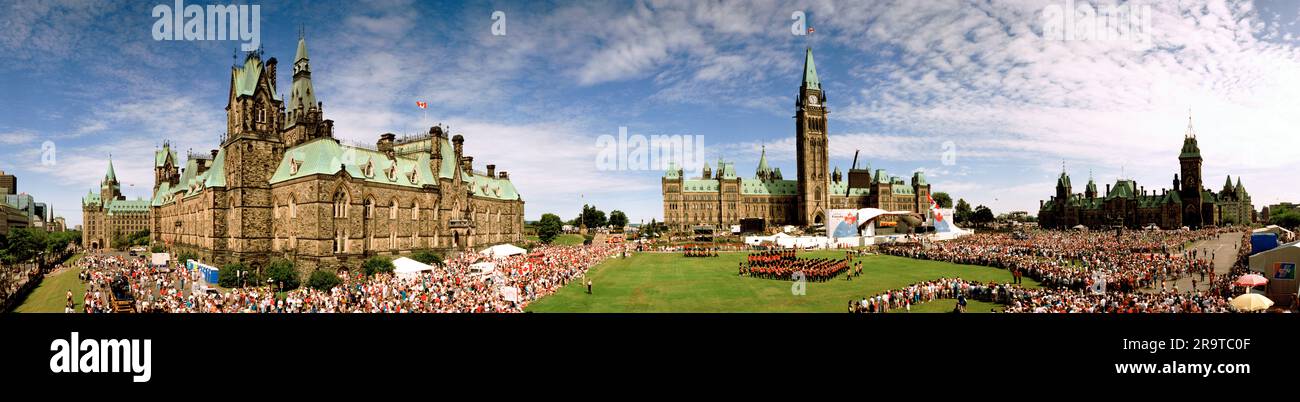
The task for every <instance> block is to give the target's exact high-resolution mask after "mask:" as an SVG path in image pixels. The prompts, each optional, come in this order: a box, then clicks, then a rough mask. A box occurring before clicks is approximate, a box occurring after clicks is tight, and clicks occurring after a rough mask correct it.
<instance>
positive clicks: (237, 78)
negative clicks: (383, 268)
mask: <svg viewBox="0 0 1300 402" xmlns="http://www.w3.org/2000/svg"><path fill="white" fill-rule="evenodd" d="M276 67H277V61H276V59H275V58H270V59H269V60H266V61H265V62H264V61H263V60H262V55H261V53H260V52H252V53H249V54H248V55H247V57H246V58H245V59H244V61H243V64H242V65H239V66H235V67H232V69H231V72H230V91H229V98H228V102H227V106H226V117H227V119H226V120H227V125H226V133H225V135H224V136H223V137H222V138H221V144H220V147H219V148H218V149H215V150H213V151H212V152H210V153H207V154H191V155H187V158H186V159H187V160H186V161H185V162H184V163H183V164H182V163H181V161H180V159H179V157H178V154H177V153H176V151H174V150H172V149H171V146H170V144H166V143H164V144H163V147H162V149H160V150H158V151H157V152H156V153H155V156H154V180H155V184H154V190H153V198H152V200H149V201H145V203H146V204H147V206H148V208H147V211H149V212H148V214H149V215H148V227H149V228H150V229H151V233H152V237H153V240H154V242H156V243H162V244H165V245H168V246H171V247H173V248H174V249H177V250H190V251H194V252H195V253H197V254H198V255H199V257H200V258H201V259H202V260H203V261H204V262H205V263H209V264H213V265H217V266H220V265H224V264H227V263H231V262H242V263H244V264H246V265H249V266H252V267H261V266H265V264H267V263H268V262H269V261H270V260H271V259H272V258H286V259H289V260H292V261H295V263H296V267H297V268H298V269H299V270H300V271H303V272H310V271H312V270H316V269H328V270H336V269H339V268H344V269H355V268H356V267H358V266H360V264H361V263H362V261H363V260H364V259H365V258H368V257H370V256H373V255H398V254H405V253H410V252H412V251H414V250H420V249H434V250H459V249H468V248H478V247H483V246H488V245H491V244H494V243H502V242H514V241H520V240H522V232H523V216H524V202H523V200H522V198H521V197H520V196H519V194H518V192H517V191H516V190H515V187H514V185H513V184H512V183H511V181H510V177H509V174H508V173H507V172H505V171H497V170H496V166H495V165H486V169H485V170H476V169H475V166H474V164H473V157H471V156H468V155H464V154H463V143H464V137H463V136H461V135H454V136H449V133H447V132H445V131H444V129H443V128H442V127H438V126H435V127H432V128H430V129H429V131H428V132H427V133H426V134H423V135H419V136H414V137H410V138H402V139H398V138H397V136H396V135H394V134H388V133H385V134H382V135H380V136H379V139H378V141H377V142H376V144H375V146H374V147H373V148H372V147H367V146H357V145H348V144H344V143H341V142H340V141H339V140H338V139H336V138H335V137H334V122H333V121H332V120H329V119H325V118H324V116H325V115H324V104H323V103H322V102H319V101H317V99H316V93H315V90H314V88H313V85H312V81H311V67H310V64H309V58H308V55H307V44H306V40H305V39H303V38H299V40H298V47H297V52H296V55H295V58H294V63H293V74H292V76H293V81H292V83H291V85H290V91H289V92H290V93H289V99H288V100H287V102H286V100H284V99H282V98H281V96H280V95H278V91H277V88H279V87H278V86H277V84H276ZM100 197H101V198H102V196H100ZM95 224H98V222H97V221H95V220H92V219H90V218H87V225H88V226H89V225H95ZM87 233H90V231H89V230H87ZM87 244H89V243H87Z"/></svg>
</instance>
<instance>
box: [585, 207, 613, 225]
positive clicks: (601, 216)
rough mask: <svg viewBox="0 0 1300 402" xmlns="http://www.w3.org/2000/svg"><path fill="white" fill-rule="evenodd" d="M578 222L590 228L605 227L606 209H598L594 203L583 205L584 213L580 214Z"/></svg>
mask: <svg viewBox="0 0 1300 402" xmlns="http://www.w3.org/2000/svg"><path fill="white" fill-rule="evenodd" d="M578 224H579V225H586V226H587V227H589V228H600V227H605V225H606V224H607V222H606V220H605V211H601V210H599V209H596V207H595V206H594V205H583V206H582V214H580V215H579V216H578Z"/></svg>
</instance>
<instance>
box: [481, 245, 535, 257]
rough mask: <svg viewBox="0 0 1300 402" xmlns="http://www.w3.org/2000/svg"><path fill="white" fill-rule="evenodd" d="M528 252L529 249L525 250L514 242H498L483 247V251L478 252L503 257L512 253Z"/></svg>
mask: <svg viewBox="0 0 1300 402" xmlns="http://www.w3.org/2000/svg"><path fill="white" fill-rule="evenodd" d="M527 252H528V250H524V249H523V248H520V247H519V246H516V245H513V244H498V245H495V246H492V247H488V248H485V249H483V251H480V252H478V253H479V254H482V255H485V256H488V257H492V258H496V259H501V258H506V257H509V256H512V255H519V254H523V253H527Z"/></svg>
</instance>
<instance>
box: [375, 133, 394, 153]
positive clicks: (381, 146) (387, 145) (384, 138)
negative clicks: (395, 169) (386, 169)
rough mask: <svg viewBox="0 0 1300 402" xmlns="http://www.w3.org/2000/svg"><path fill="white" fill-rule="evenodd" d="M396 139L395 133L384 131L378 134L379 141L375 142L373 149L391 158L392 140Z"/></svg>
mask: <svg viewBox="0 0 1300 402" xmlns="http://www.w3.org/2000/svg"><path fill="white" fill-rule="evenodd" d="M395 139H397V134H393V133H384V134H382V135H380V136H379V141H378V142H375V150H378V151H379V152H383V153H384V155H386V156H388V159H393V140H395Z"/></svg>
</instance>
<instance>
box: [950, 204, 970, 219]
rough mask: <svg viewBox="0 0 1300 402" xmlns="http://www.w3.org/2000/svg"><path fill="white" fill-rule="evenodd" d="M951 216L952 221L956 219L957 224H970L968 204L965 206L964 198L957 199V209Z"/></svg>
mask: <svg viewBox="0 0 1300 402" xmlns="http://www.w3.org/2000/svg"><path fill="white" fill-rule="evenodd" d="M952 214H953V219H956V220H957V222H970V219H971V210H970V204H967V203H966V199H964V198H960V199H957V208H955V209H954V210H953V211H952Z"/></svg>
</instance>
